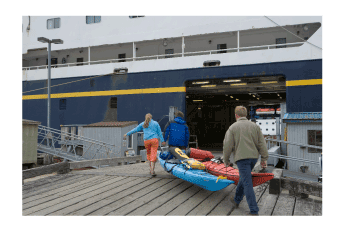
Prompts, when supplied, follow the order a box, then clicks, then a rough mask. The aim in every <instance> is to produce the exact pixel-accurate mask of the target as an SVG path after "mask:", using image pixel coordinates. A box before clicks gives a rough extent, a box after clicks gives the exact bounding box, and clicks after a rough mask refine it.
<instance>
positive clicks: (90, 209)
mask: <svg viewBox="0 0 344 239" xmlns="http://www.w3.org/2000/svg"><path fill="white" fill-rule="evenodd" d="M98 163H99V162H98ZM107 163H108V162H107ZM74 164H75V163H74ZM60 165H66V164H63V163H61V164H60ZM51 167H52V166H51ZM54 167H55V170H56V167H57V164H56V165H55V166H54ZM70 167H71V168H77V167H81V166H80V165H79V166H77V165H74V166H73V167H72V166H70ZM47 168H48V167H47ZM30 170H31V171H30ZM30 170H26V171H27V172H26V173H28V172H30V173H32V172H34V171H32V169H30ZM48 171H49V170H48ZM156 173H157V176H156V177H154V178H153V177H151V176H150V175H149V166H148V163H136V164H130V165H121V166H115V167H105V168H99V169H90V170H75V171H74V170H73V171H71V172H69V173H64V174H57V175H53V176H49V177H45V178H41V179H37V180H32V179H31V180H30V179H25V177H24V185H23V190H22V192H23V193H22V198H23V199H22V214H23V215H25V216H26V215H29V216H31V215H48V216H50V215H51V216H61V215H79V216H86V215H87V216H88V215H99V216H100V215H102V216H103V215H133V216H134V215H137V216H138V215H140V216H142V215H145V216H153V215H154V216H165V215H166V216H196V215H202V216H227V215H229V216H242V215H244V214H245V212H248V211H249V208H248V205H247V202H246V199H245V198H244V200H243V201H242V202H241V204H240V206H239V208H237V209H234V207H233V205H232V203H231V202H230V200H229V198H230V196H232V195H233V196H234V194H235V189H236V186H235V185H230V186H228V187H227V188H225V189H223V190H220V191H217V192H211V191H207V190H204V189H202V188H200V187H198V186H195V185H193V184H191V183H189V182H186V181H183V180H181V179H178V178H176V177H174V176H173V175H170V174H168V173H166V172H165V171H164V170H163V168H162V167H161V166H160V165H159V164H158V163H157V164H156ZM254 191H255V195H256V200H257V203H258V207H259V215H260V216H262V215H266V216H299V215H307V216H313V215H314V216H321V215H322V200H321V198H320V197H314V196H309V197H308V198H301V197H298V196H292V195H291V194H290V193H289V190H286V189H284V190H281V192H280V193H279V194H270V193H269V191H270V190H269V183H266V184H263V185H260V186H258V187H255V188H254Z"/></svg>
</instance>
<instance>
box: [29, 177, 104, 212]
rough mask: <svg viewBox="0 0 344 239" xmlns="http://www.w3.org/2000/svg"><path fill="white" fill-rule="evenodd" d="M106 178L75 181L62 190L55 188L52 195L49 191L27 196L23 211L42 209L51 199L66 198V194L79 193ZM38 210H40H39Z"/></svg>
mask: <svg viewBox="0 0 344 239" xmlns="http://www.w3.org/2000/svg"><path fill="white" fill-rule="evenodd" d="M103 181H104V179H103V178H101V177H99V178H97V179H96V180H92V181H91V182H89V181H88V182H85V183H84V182H79V183H75V184H74V185H71V186H68V187H65V188H64V190H63V191H60V190H59V189H56V190H53V191H54V192H53V193H52V194H51V195H50V194H49V192H48V193H44V195H42V196H41V195H37V196H34V197H33V199H34V200H32V199H31V197H30V198H27V200H26V201H24V200H23V211H25V212H26V211H32V212H34V210H35V209H37V208H39V210H41V209H42V208H44V206H45V205H46V204H49V202H51V201H55V202H57V201H60V200H59V199H60V198H64V197H65V196H69V195H71V194H75V193H78V192H79V191H81V190H83V189H85V188H86V189H87V188H89V187H90V186H94V185H97V184H98V183H99V182H103ZM37 211H38V210H37Z"/></svg>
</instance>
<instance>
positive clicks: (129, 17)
mask: <svg viewBox="0 0 344 239" xmlns="http://www.w3.org/2000/svg"><path fill="white" fill-rule="evenodd" d="M138 17H144V16H129V18H130V19H132V18H138Z"/></svg>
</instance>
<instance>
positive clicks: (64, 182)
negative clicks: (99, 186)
mask: <svg viewBox="0 0 344 239" xmlns="http://www.w3.org/2000/svg"><path fill="white" fill-rule="evenodd" d="M93 177H94V176H93V175H76V176H75V175H74V176H73V177H66V178H64V179H61V180H59V181H56V182H54V183H50V184H47V185H43V186H41V187H37V188H36V190H34V189H32V190H30V191H27V192H23V199H25V198H28V197H31V196H34V195H37V194H40V193H44V192H48V191H51V190H54V189H57V188H61V187H64V186H66V185H70V184H73V183H76V182H79V181H83V180H86V179H89V178H93Z"/></svg>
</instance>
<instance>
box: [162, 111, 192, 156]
mask: <svg viewBox="0 0 344 239" xmlns="http://www.w3.org/2000/svg"><path fill="white" fill-rule="evenodd" d="M175 117H176V118H174V120H172V121H170V122H168V123H167V124H166V126H165V136H164V141H165V142H166V140H167V139H168V145H169V146H171V147H178V148H181V149H186V148H187V147H188V145H189V139H190V133H189V127H188V126H187V124H186V121H185V120H183V117H184V114H183V112H180V111H177V112H176V113H175Z"/></svg>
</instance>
